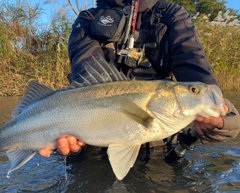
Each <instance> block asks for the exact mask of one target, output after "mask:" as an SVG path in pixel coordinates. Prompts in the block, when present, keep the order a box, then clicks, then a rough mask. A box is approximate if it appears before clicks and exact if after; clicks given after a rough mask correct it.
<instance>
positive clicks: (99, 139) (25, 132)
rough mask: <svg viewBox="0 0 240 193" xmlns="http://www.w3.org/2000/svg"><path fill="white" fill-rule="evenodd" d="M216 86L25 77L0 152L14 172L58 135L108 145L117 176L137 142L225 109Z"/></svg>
mask: <svg viewBox="0 0 240 193" xmlns="http://www.w3.org/2000/svg"><path fill="white" fill-rule="evenodd" d="M222 102H223V98H222V94H221V91H220V89H219V88H218V87H217V86H214V85H206V84H203V83H199V82H188V83H183V82H172V81H160V80H159V81H110V82H105V83H101V84H93V85H89V86H79V87H76V88H70V89H64V90H59V91H53V90H51V89H50V88H48V87H46V86H44V85H40V84H38V83H36V82H30V84H29V86H28V88H27V91H26V93H25V94H24V96H23V98H22V100H21V101H20V103H19V104H18V106H17V107H16V109H15V110H14V111H13V119H12V120H10V121H9V122H7V123H6V124H5V125H4V126H3V127H2V128H1V129H0V151H5V150H8V151H7V155H8V157H9V159H10V160H11V163H12V166H11V169H10V171H9V172H11V171H14V170H16V169H18V168H19V167H21V166H22V165H24V164H25V163H26V162H27V161H28V160H30V159H31V158H32V157H33V156H34V155H35V154H36V152H37V151H38V150H39V149H40V148H43V147H47V148H56V141H57V139H58V138H59V137H60V136H63V135H74V136H76V137H77V138H79V139H80V140H82V141H84V142H85V143H87V144H90V145H94V146H103V147H108V155H109V160H110V163H111V166H112V169H113V171H114V173H115V175H116V177H117V178H118V179H123V178H124V177H125V176H126V174H127V173H128V171H129V169H130V168H131V167H132V166H133V165H134V162H135V160H136V157H137V155H138V152H139V148H140V146H141V144H143V143H146V142H150V141H157V140H161V139H164V138H166V137H169V136H171V135H172V134H174V133H177V132H179V131H180V130H181V129H183V128H184V127H185V126H187V125H188V124H190V123H191V122H192V121H193V120H194V119H195V117H196V115H202V116H205V117H208V116H216V117H217V116H221V115H224V114H225V111H224V109H223V106H222Z"/></svg>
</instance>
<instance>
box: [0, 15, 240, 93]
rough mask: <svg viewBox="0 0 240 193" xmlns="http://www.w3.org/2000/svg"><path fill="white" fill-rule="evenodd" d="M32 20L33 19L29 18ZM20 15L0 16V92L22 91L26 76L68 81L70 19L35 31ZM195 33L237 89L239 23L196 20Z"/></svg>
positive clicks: (219, 74) (223, 78) (218, 73)
mask: <svg viewBox="0 0 240 193" xmlns="http://www.w3.org/2000/svg"><path fill="white" fill-rule="evenodd" d="M31 22H34V21H31ZM31 22H30V23H28V25H25V24H24V23H22V22H21V20H19V17H17V16H16V18H15V17H12V19H11V20H8V21H6V20H3V19H2V18H0V31H1V33H0V96H11V95H22V93H23V91H24V89H25V87H26V85H27V83H28V82H29V80H37V81H38V82H40V83H43V84H45V85H48V86H50V87H52V88H54V89H59V88H62V87H64V86H66V85H67V84H68V81H67V78H66V76H67V74H68V73H69V72H70V64H69V60H68V55H67V43H68V37H69V34H70V30H71V24H72V21H69V20H68V19H67V18H65V17H62V16H59V17H58V18H57V19H55V20H53V21H52V22H51V26H50V28H49V30H45V29H42V30H41V31H40V32H39V31H36V29H35V28H34V26H36V25H33V24H32V25H30V24H31ZM196 25H197V33H198V34H199V37H200V41H201V43H202V45H203V47H204V50H205V54H206V56H207V58H208V59H209V61H210V64H211V67H212V69H213V73H214V75H215V77H216V78H217V80H218V81H219V83H220V86H221V87H222V89H223V90H240V77H239V74H240V49H239V48H240V47H239V46H240V38H239V35H240V27H237V28H236V27H231V26H227V27H221V26H214V27H213V26H210V25H206V24H205V23H201V22H198V23H197V24H196Z"/></svg>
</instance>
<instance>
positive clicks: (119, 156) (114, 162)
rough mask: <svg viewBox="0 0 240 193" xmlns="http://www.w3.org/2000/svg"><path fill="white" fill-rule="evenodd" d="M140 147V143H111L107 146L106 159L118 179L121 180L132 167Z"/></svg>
mask: <svg viewBox="0 0 240 193" xmlns="http://www.w3.org/2000/svg"><path fill="white" fill-rule="evenodd" d="M140 147H141V144H137V145H136V144H112V145H110V146H109V147H108V150H107V154H108V159H109V161H110V164H111V166H112V169H113V172H114V174H115V175H116V177H117V178H118V179H119V180H122V179H123V178H124V177H125V176H126V175H127V173H128V172H129V170H130V168H131V167H133V165H134V163H135V161H136V159H137V156H138V153H139V149H140Z"/></svg>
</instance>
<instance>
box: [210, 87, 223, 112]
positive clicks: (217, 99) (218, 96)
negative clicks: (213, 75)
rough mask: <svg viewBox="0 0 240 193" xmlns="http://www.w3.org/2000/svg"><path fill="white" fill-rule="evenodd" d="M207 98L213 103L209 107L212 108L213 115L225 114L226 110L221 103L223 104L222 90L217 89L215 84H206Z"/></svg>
mask: <svg viewBox="0 0 240 193" xmlns="http://www.w3.org/2000/svg"><path fill="white" fill-rule="evenodd" d="M207 95H208V96H207V97H206V99H207V98H208V99H207V100H210V101H212V102H213V105H211V107H210V108H211V109H212V110H213V115H212V116H214V115H216V113H217V114H218V115H216V116H219V115H220V116H224V115H226V111H225V110H224V107H223V104H224V99H223V95H222V91H221V90H220V89H219V87H218V86H217V85H213V84H212V85H208V92H207Z"/></svg>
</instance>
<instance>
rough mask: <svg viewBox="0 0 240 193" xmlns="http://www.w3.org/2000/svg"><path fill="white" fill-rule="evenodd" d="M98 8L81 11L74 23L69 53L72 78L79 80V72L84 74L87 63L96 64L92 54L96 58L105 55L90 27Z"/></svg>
mask: <svg viewBox="0 0 240 193" xmlns="http://www.w3.org/2000/svg"><path fill="white" fill-rule="evenodd" d="M95 14H96V10H95V9H94V8H91V9H89V10H85V11H82V12H80V14H79V16H78V17H77V19H76V20H75V22H74V24H73V25H72V32H71V34H70V37H69V42H68V54H69V59H70V62H71V68H72V80H75V81H79V82H81V80H80V77H79V74H82V75H83V74H84V73H85V69H84V67H85V66H86V65H94V60H93V58H92V56H94V57H95V58H96V59H98V58H99V57H100V55H102V56H103V57H104V55H103V51H102V49H101V46H100V43H99V41H97V40H96V39H94V37H93V36H92V35H91V33H90V27H91V23H92V20H93V19H94V15H95Z"/></svg>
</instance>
